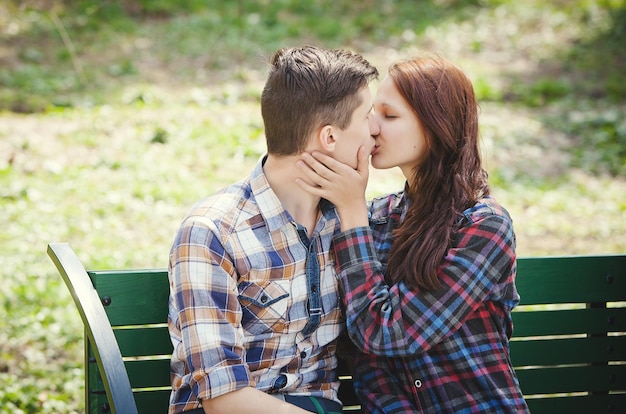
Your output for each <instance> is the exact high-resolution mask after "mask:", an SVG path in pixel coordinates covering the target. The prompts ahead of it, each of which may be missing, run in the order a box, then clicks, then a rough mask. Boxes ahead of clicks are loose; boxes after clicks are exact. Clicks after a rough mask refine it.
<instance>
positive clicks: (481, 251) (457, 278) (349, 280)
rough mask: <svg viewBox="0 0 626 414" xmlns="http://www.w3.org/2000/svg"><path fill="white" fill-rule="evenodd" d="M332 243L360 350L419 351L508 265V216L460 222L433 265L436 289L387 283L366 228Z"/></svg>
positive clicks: (474, 303)
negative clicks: (438, 285)
mask: <svg viewBox="0 0 626 414" xmlns="http://www.w3.org/2000/svg"><path fill="white" fill-rule="evenodd" d="M334 245H335V252H336V256H337V262H338V265H339V273H340V276H341V280H342V283H343V296H344V305H345V306H346V315H347V328H348V332H349V334H350V337H351V339H352V340H353V341H354V343H355V344H356V345H357V346H358V347H359V348H361V349H362V350H364V351H365V352H369V353H373V354H376V355H385V356H406V355H412V354H416V353H421V352H425V351H428V350H429V349H430V348H431V347H433V346H435V345H436V344H438V343H440V342H441V341H443V340H444V339H445V338H447V337H448V336H450V335H452V334H453V333H454V332H456V330H458V329H459V328H460V327H461V326H462V325H463V324H464V323H465V321H466V320H467V318H468V317H470V316H471V315H472V314H473V313H474V312H475V311H476V309H477V308H478V307H479V306H480V305H481V304H482V302H483V301H485V300H486V299H488V298H489V296H490V295H491V294H492V293H493V291H494V290H495V286H496V285H498V286H499V285H500V284H504V283H505V282H504V280H508V279H509V278H510V277H512V276H511V274H512V271H513V267H514V265H515V248H514V247H515V239H514V234H513V230H512V224H511V222H510V221H509V220H508V219H507V218H505V217H502V216H499V215H495V214H487V215H485V216H483V217H481V218H480V219H478V220H476V221H475V222H473V223H471V224H470V225H468V226H465V227H463V228H461V229H460V231H459V232H458V234H457V237H456V240H455V242H454V245H453V247H452V248H450V249H449V251H448V253H447V254H446V256H445V257H444V258H443V259H442V262H441V264H440V266H439V268H438V276H439V279H440V280H441V283H442V287H441V288H440V289H439V290H437V291H435V292H420V291H418V290H416V289H412V288H409V287H407V286H406V285H405V284H404V282H399V283H396V284H394V285H391V286H389V285H388V284H387V283H386V282H385V279H384V275H383V273H382V266H381V264H380V262H378V260H377V259H376V252H375V251H374V248H373V239H372V234H371V231H370V230H369V229H353V230H351V231H348V232H343V233H341V234H340V235H338V236H337V237H336V238H335V241H334Z"/></svg>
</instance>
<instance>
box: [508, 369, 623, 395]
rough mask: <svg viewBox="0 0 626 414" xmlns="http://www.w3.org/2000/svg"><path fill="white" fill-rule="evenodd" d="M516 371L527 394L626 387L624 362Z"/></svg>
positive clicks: (523, 390)
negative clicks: (620, 363) (621, 363)
mask: <svg viewBox="0 0 626 414" xmlns="http://www.w3.org/2000/svg"><path fill="white" fill-rule="evenodd" d="M516 373H517V377H518V378H519V382H520V385H521V387H522V392H523V393H524V395H527V396H530V395H534V394H558V393H574V392H585V391H589V392H591V391H608V390H622V391H624V390H626V366H624V365H599V366H580V367H550V368H537V369H517V370H516Z"/></svg>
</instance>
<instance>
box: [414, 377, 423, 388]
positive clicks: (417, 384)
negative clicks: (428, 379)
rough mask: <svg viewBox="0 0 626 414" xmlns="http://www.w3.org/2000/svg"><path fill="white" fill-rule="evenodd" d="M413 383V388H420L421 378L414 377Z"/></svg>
mask: <svg viewBox="0 0 626 414" xmlns="http://www.w3.org/2000/svg"><path fill="white" fill-rule="evenodd" d="M413 384H415V388H422V380H421V379H416V380H415V381H413Z"/></svg>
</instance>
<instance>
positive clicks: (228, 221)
mask: <svg viewBox="0 0 626 414" xmlns="http://www.w3.org/2000/svg"><path fill="white" fill-rule="evenodd" d="M320 207H321V209H322V216H321V218H320V220H319V221H318V223H317V227H316V229H315V230H314V233H313V236H312V237H311V239H309V238H308V236H307V232H306V230H305V229H304V228H303V227H302V226H300V225H297V224H296V223H295V222H294V220H293V219H292V218H291V216H290V215H289V213H288V212H287V211H285V210H284V208H283V207H282V204H281V202H280V201H279V199H278V198H277V196H276V194H275V193H274V192H273V191H272V189H271V188H270V186H269V184H268V182H267V179H266V177H265V175H264V174H263V168H262V160H260V161H259V163H258V164H257V165H256V167H255V168H254V170H253V171H252V173H251V175H250V177H249V178H248V179H246V180H244V181H241V182H239V183H236V184H233V185H231V186H229V187H227V188H226V189H225V190H223V191H222V192H220V193H218V194H216V195H213V196H211V197H209V198H207V199H205V200H203V201H201V202H199V203H198V204H197V205H196V206H194V207H193V209H192V210H191V212H190V213H189V214H188V216H187V217H186V218H185V219H184V221H183V223H182V225H181V227H180V229H179V231H178V233H177V235H176V237H175V240H174V242H173V245H172V249H171V253H170V269H169V275H170V289H171V290H170V306H169V330H170V336H171V339H172V343H173V345H174V353H173V356H172V362H171V375H172V386H173V391H172V396H171V401H170V413H179V412H182V411H187V410H191V409H194V408H198V407H200V402H199V399H205V398H215V397H217V396H220V395H223V394H225V393H228V392H232V391H235V390H238V389H240V388H242V387H246V386H254V387H256V388H258V389H260V390H262V391H265V392H281V393H287V394H293V395H313V396H318V397H324V398H328V399H331V400H336V401H338V399H337V388H338V385H339V383H338V381H337V378H336V375H335V372H334V368H335V367H336V364H337V363H336V357H335V347H336V342H335V339H336V338H337V336H338V335H339V333H340V332H341V330H342V326H343V323H344V320H343V317H342V312H341V299H340V297H339V286H338V283H339V282H338V279H337V274H336V272H335V267H334V260H331V256H330V250H331V243H332V237H333V234H334V233H335V232H337V231H338V230H339V220H338V218H337V214H336V211H335V209H334V207H333V206H332V205H330V204H329V203H327V202H324V200H322V203H320ZM311 255H312V256H313V260H311V259H310V258H311ZM307 256H309V259H307ZM315 257H316V258H317V260H314V259H315ZM311 262H315V263H313V265H314V266H313V267H311ZM315 275H317V277H315ZM312 296H316V297H317V303H316V305H315V309H311V304H310V303H309V302H310V300H311V297H312ZM317 315H319V316H317ZM310 321H315V323H314V324H312V323H311V322H310ZM305 327H306V330H308V331H311V330H312V332H311V333H310V334H306V330H305ZM277 384H279V385H277Z"/></svg>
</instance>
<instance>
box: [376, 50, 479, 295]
mask: <svg viewBox="0 0 626 414" xmlns="http://www.w3.org/2000/svg"><path fill="white" fill-rule="evenodd" d="M389 76H390V77H391V78H392V79H393V81H394V82H395V84H396V86H397V88H398V90H399V91H400V93H401V94H402V96H403V97H404V98H405V99H406V101H407V103H408V104H409V105H410V106H411V108H412V109H413V111H414V113H415V115H416V116H417V117H418V119H419V121H420V123H421V125H422V128H423V131H422V132H423V133H424V136H425V137H426V153H425V155H424V157H423V158H422V159H421V160H420V161H419V162H418V163H417V165H416V166H415V168H414V171H413V172H414V174H413V176H412V177H407V178H408V190H407V191H408V194H407V196H408V199H409V210H408V212H407V214H406V217H405V219H404V221H403V222H402V224H401V226H400V227H399V228H397V229H396V231H395V232H394V243H393V247H392V249H391V252H390V257H389V262H388V265H387V273H388V277H389V278H390V279H391V281H392V282H399V281H404V282H405V283H406V284H407V285H408V286H410V287H413V288H417V289H420V290H424V291H433V290H436V289H437V288H439V287H440V285H441V283H440V280H439V278H438V276H437V268H438V266H439V264H440V263H441V261H442V259H443V257H444V256H445V254H446V252H447V250H448V248H449V247H450V244H451V242H452V241H453V240H454V237H455V236H456V232H457V229H458V218H459V214H460V213H461V212H462V211H464V210H465V209H467V208H469V207H471V206H473V205H474V204H475V203H476V202H477V200H478V199H480V198H482V197H484V196H485V195H488V194H489V184H488V180H487V173H486V172H485V170H484V169H483V168H482V165H481V156H480V148H479V144H478V103H477V102H476V97H475V95H474V88H473V87H472V83H471V81H470V80H469V79H468V77H467V76H466V75H465V74H464V73H463V71H462V70H461V69H459V68H458V67H457V66H456V65H454V64H452V63H451V62H449V61H447V60H446V59H444V58H442V57H439V56H433V57H420V58H415V59H412V60H408V61H404V62H399V63H396V64H394V65H392V66H391V68H390V69H389Z"/></svg>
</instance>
